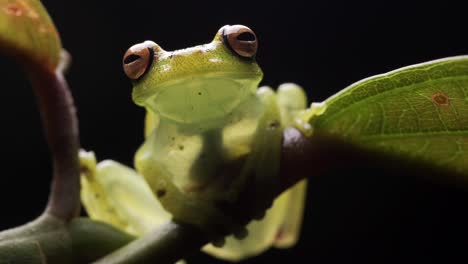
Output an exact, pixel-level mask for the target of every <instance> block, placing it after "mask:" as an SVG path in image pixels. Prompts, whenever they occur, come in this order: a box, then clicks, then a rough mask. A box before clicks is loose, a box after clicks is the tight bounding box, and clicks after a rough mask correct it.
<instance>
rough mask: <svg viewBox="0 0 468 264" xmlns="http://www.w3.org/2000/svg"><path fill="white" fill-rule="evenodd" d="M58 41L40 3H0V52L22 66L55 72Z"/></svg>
mask: <svg viewBox="0 0 468 264" xmlns="http://www.w3.org/2000/svg"><path fill="white" fill-rule="evenodd" d="M60 50H61V43H60V38H59V35H58V33H57V30H56V28H55V26H54V24H53V23H52V20H51V19H50V17H49V15H48V14H47V11H46V10H45V8H44V7H43V6H42V4H41V2H40V1H39V0H0V52H1V53H3V54H5V55H8V56H13V57H15V59H18V60H20V61H21V62H23V63H33V64H35V65H40V66H41V67H45V68H47V69H55V68H56V67H57V65H58V62H59V56H60Z"/></svg>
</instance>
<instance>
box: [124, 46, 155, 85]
mask: <svg viewBox="0 0 468 264" xmlns="http://www.w3.org/2000/svg"><path fill="white" fill-rule="evenodd" d="M154 46H156V43H154V42H152V41H145V42H143V43H139V44H136V45H133V46H131V47H130V48H129V49H128V50H127V52H125V54H124V56H123V61H122V62H123V69H124V72H125V75H127V77H128V78H130V79H132V80H137V79H139V78H140V77H141V76H143V75H144V74H145V73H146V72H147V71H148V69H149V68H150V66H151V63H152V62H153V58H154V51H153V47H154Z"/></svg>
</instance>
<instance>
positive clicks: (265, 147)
mask: <svg viewBox="0 0 468 264" xmlns="http://www.w3.org/2000/svg"><path fill="white" fill-rule="evenodd" d="M257 50H258V39H257V36H256V34H255V33H254V31H253V30H252V29H250V28H249V27H247V26H243V25H226V26H223V27H221V28H220V29H219V30H218V31H217V33H216V35H215V37H214V39H213V40H212V41H211V42H210V43H207V44H202V45H198V46H194V47H190V48H186V49H181V50H175V51H165V50H164V49H163V48H162V47H160V46H159V45H158V44H156V43H155V42H153V41H144V42H142V43H139V44H135V45H133V46H131V47H130V48H129V49H128V50H127V51H126V52H125V54H124V56H123V60H122V63H123V69H124V73H125V75H126V76H127V77H128V78H129V79H130V81H131V83H132V86H133V90H132V99H133V101H134V102H135V104H136V105H138V106H141V107H143V108H144V109H145V110H146V116H145V121H144V123H145V128H144V135H145V141H144V143H143V144H142V145H141V147H140V148H139V149H138V150H137V152H136V154H135V158H134V167H135V169H132V168H130V167H128V166H126V165H123V164H121V163H118V162H116V161H113V160H103V161H101V162H99V163H98V162H97V161H96V157H95V154H94V152H92V151H89V152H88V151H84V150H82V151H80V162H81V168H82V173H81V186H82V188H81V199H82V203H83V205H84V207H85V209H86V211H87V213H88V215H89V216H90V217H91V218H92V219H95V220H99V221H103V222H106V223H109V224H111V225H113V226H115V227H117V228H119V229H121V230H124V231H126V232H128V233H130V234H133V235H135V236H142V235H144V234H146V233H148V232H150V231H151V230H153V229H154V228H157V227H158V226H161V225H162V224H164V223H165V222H167V221H170V220H175V221H179V222H183V223H187V224H191V225H195V226H197V227H199V228H200V229H201V230H203V231H204V232H205V233H206V234H207V237H209V238H210V241H211V243H210V244H207V245H206V246H204V247H203V249H202V250H203V251H205V252H207V253H208V254H211V255H213V256H215V257H218V258H221V259H226V260H231V261H238V260H242V259H244V258H247V257H251V256H255V255H258V254H260V253H261V252H263V251H265V250H267V249H268V248H269V247H272V246H274V247H278V248H286V247H291V246H292V245H294V244H295V243H296V241H297V240H298V236H299V233H300V226H301V222H302V214H303V207H304V202H305V193H306V181H305V180H304V181H302V182H299V183H298V184H296V185H294V186H293V187H291V188H290V189H288V190H287V191H285V192H284V193H282V194H281V195H280V196H278V197H275V190H277V188H278V185H279V175H278V171H279V161H280V160H279V159H280V153H281V143H282V133H283V130H284V129H285V128H286V127H288V126H293V125H294V118H295V116H296V115H297V114H298V113H300V112H301V111H303V110H304V109H305V108H306V101H307V100H306V96H305V92H304V90H303V89H302V88H301V87H300V86H298V85H296V84H293V83H285V84H282V85H280V86H279V87H278V89H277V91H274V90H273V89H272V88H270V87H268V86H262V87H259V84H260V82H261V80H262V78H263V72H262V70H261V68H260V67H259V65H258V63H257V61H256V54H257ZM240 201H242V202H240ZM246 201H247V202H246ZM245 212H248V214H251V215H252V218H254V219H255V220H253V221H250V222H249V223H247V225H245V223H243V222H242V221H240V220H239V214H242V213H245ZM241 222H242V223H241ZM215 234H231V235H228V236H227V237H224V235H222V236H221V237H219V235H218V236H216V235H215Z"/></svg>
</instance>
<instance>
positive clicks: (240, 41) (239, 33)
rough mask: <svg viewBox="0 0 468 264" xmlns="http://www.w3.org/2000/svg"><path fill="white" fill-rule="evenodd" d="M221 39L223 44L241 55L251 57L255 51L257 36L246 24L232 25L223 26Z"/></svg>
mask: <svg viewBox="0 0 468 264" xmlns="http://www.w3.org/2000/svg"><path fill="white" fill-rule="evenodd" d="M223 40H224V44H225V45H227V46H228V47H229V48H230V49H232V50H233V51H234V52H235V53H236V54H237V55H239V56H241V57H245V58H252V57H254V56H255V53H257V47H258V41H257V37H256V36H255V33H254V32H253V31H252V30H251V29H250V28H248V27H246V26H242V25H234V26H227V27H225V28H224V31H223Z"/></svg>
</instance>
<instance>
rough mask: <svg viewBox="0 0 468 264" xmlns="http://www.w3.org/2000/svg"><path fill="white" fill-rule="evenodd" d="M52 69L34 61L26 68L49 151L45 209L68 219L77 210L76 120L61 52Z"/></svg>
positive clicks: (78, 191)
mask: <svg viewBox="0 0 468 264" xmlns="http://www.w3.org/2000/svg"><path fill="white" fill-rule="evenodd" d="M61 59H62V60H61V66H59V67H58V68H57V70H55V71H54V72H51V71H49V70H48V69H46V68H44V67H40V66H36V65H34V64H32V65H29V66H28V67H26V73H27V75H28V77H29V79H30V80H31V83H32V86H33V89H34V92H35V94H36V97H37V100H38V104H39V110H40V113H41V117H42V123H43V126H44V131H45V135H46V139H47V143H48V145H49V149H50V151H51V154H52V161H53V179H52V187H51V192H50V196H49V202H48V205H47V209H46V212H47V213H50V214H52V215H54V216H56V217H58V218H60V219H63V220H65V221H68V220H70V219H72V218H73V217H75V216H77V215H78V213H79V210H80V181H79V161H78V149H79V139H78V121H77V118H76V113H75V106H74V104H73V98H72V96H71V94H70V90H69V88H68V84H67V82H66V80H65V79H64V77H63V74H62V71H63V70H64V68H65V66H63V65H66V64H68V60H69V57H68V55H67V53H66V52H62V58H61Z"/></svg>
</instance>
